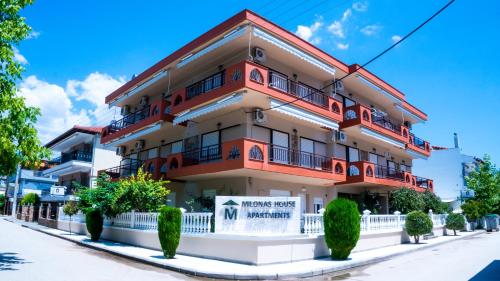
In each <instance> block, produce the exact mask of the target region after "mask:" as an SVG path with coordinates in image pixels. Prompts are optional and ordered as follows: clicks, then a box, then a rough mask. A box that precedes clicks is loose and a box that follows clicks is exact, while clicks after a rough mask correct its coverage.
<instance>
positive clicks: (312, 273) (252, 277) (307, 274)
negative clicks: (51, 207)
mask: <svg viewBox="0 0 500 281" xmlns="http://www.w3.org/2000/svg"><path fill="white" fill-rule="evenodd" d="M4 220H6V221H9V222H11V223H16V224H19V225H21V226H22V227H25V228H29V229H31V230H34V231H38V232H40V233H44V234H47V235H50V236H53V237H57V238H60V239H63V240H66V241H69V242H72V243H75V244H77V245H79V246H82V247H87V248H90V249H93V250H97V251H102V252H105V253H108V254H112V255H115V256H119V257H122V258H126V259H129V260H133V261H136V262H140V263H143V264H147V265H150V266H154V267H158V268H163V269H167V270H171V271H175V272H179V273H183V274H188V275H192V276H197V277H208V278H216V279H229V280H262V279H268V280H282V279H289V278H307V277H314V276H320V275H325V274H329V273H332V272H341V271H346V270H348V269H352V268H356V267H363V266H367V265H371V264H375V263H379V262H383V261H386V260H389V259H391V258H394V257H397V256H401V255H405V254H408V253H413V252H416V251H420V250H424V249H428V248H432V247H435V246H440V245H443V244H446V243H450V242H454V241H459V240H462V239H464V238H467V237H474V236H477V235H480V234H483V233H485V231H476V232H475V233H472V234H470V235H467V236H461V237H459V238H456V239H454V240H445V241H440V242H437V243H435V244H430V245H429V244H427V245H422V246H421V247H418V248H415V249H410V250H407V251H405V252H398V253H393V254H388V255H385V256H380V257H375V258H371V259H369V260H361V261H358V262H353V263H351V264H345V265H340V266H339V265H337V266H331V267H328V268H323V269H319V270H317V271H304V272H300V273H299V272H295V273H290V274H278V273H276V274H272V275H271V274H265V275H258V274H245V273H243V274H241V273H240V274H237V273H233V274H224V273H210V272H199V271H195V270H191V269H185V268H181V267H176V266H172V265H166V264H162V263H159V262H154V261H150V260H147V259H145V258H142V257H138V256H134V255H128V254H124V253H121V252H118V251H114V250H110V249H107V248H105V247H101V246H98V245H93V244H92V243H89V242H83V241H76V240H73V239H70V238H68V237H64V236H62V235H58V234H55V233H50V232H48V231H45V230H44V229H42V228H40V227H35V226H32V225H28V224H25V223H23V222H22V221H19V222H18V221H14V220H11V219H7V218H4Z"/></svg>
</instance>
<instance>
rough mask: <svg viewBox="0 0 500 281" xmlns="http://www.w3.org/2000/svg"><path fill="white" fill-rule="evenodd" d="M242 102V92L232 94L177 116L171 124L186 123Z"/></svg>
mask: <svg viewBox="0 0 500 281" xmlns="http://www.w3.org/2000/svg"><path fill="white" fill-rule="evenodd" d="M242 101H243V92H239V93H234V94H232V95H229V96H227V97H224V98H222V99H220V100H218V101H215V102H213V103H210V104H207V105H205V106H202V107H199V108H196V109H192V110H191V109H189V110H186V111H184V112H183V113H181V114H180V115H179V116H177V117H175V118H174V121H173V122H172V123H173V124H174V125H178V124H180V123H183V122H186V121H188V120H192V119H194V118H196V117H200V116H202V115H206V114H208V113H210V112H214V111H216V110H219V109H222V108H224V107H228V106H230V105H233V104H236V103H240V102H242Z"/></svg>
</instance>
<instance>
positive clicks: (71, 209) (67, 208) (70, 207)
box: [63, 201, 78, 233]
mask: <svg viewBox="0 0 500 281" xmlns="http://www.w3.org/2000/svg"><path fill="white" fill-rule="evenodd" d="M63 212H64V214H65V215H67V216H69V233H71V221H72V217H73V216H74V215H76V213H78V207H77V206H76V202H75V201H69V202H68V203H66V204H64V206H63Z"/></svg>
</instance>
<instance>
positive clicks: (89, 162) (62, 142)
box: [41, 126, 121, 194]
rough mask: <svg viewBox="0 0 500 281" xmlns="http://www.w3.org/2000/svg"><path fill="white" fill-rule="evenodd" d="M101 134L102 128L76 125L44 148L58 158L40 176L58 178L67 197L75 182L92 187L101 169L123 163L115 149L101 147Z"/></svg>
mask: <svg viewBox="0 0 500 281" xmlns="http://www.w3.org/2000/svg"><path fill="white" fill-rule="evenodd" d="M101 132H102V128H101V127H83V126H74V127H73V128H71V129H69V130H68V131H66V132H64V133H62V134H61V135H59V136H57V137H56V138H54V139H53V140H51V141H50V142H48V143H47V144H46V145H45V146H46V147H47V148H49V149H51V150H52V152H53V155H57V156H56V157H55V158H53V159H51V160H49V161H47V163H48V168H47V169H45V170H43V171H41V173H42V174H43V175H44V176H49V177H55V178H56V179H58V180H57V182H56V185H59V186H63V187H64V188H65V190H66V194H73V192H74V188H75V182H76V183H78V184H81V185H83V186H93V183H94V182H95V179H96V177H97V172H98V171H99V170H102V169H103V168H104V167H110V166H113V165H118V163H120V160H121V157H119V156H117V155H116V153H115V150H114V148H111V147H108V148H104V147H103V146H102V144H101Z"/></svg>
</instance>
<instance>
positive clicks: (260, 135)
mask: <svg viewBox="0 0 500 281" xmlns="http://www.w3.org/2000/svg"><path fill="white" fill-rule="evenodd" d="M252 138H253V139H256V140H259V141H262V142H265V143H269V142H270V141H271V133H270V130H269V129H267V128H264V127H260V126H252Z"/></svg>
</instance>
